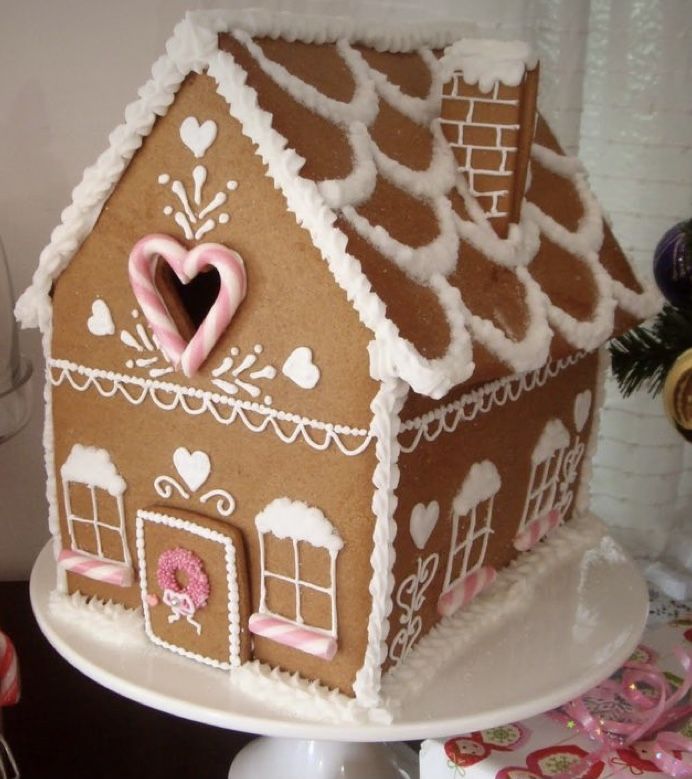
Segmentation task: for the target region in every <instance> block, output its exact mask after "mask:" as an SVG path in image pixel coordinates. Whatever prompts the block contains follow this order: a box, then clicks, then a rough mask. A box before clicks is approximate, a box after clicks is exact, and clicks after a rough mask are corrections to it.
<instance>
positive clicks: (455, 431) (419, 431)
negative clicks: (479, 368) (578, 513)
mask: <svg viewBox="0 0 692 779" xmlns="http://www.w3.org/2000/svg"><path fill="white" fill-rule="evenodd" d="M598 368H599V355H598V354H597V353H594V354H590V355H587V356H575V357H572V358H569V359H567V360H565V361H562V362H561V363H551V364H548V365H547V366H545V367H544V368H543V369H541V370H540V371H537V372H535V373H532V374H525V375H524V376H518V377H511V378H510V379H507V380H504V381H501V382H495V383H493V384H490V385H485V386H483V387H480V388H478V389H477V390H475V391H472V392H470V393H468V394H467V395H466V396H464V398H463V399H462V400H461V401H459V400H457V401H455V402H454V403H450V404H448V405H446V406H445V405H444V404H443V405H441V406H440V408H439V409H438V411H437V412H435V413H433V414H427V415H426V416H425V417H423V418H417V419H415V420H413V419H409V420H406V419H404V420H403V422H402V432H401V433H400V435H399V443H400V446H401V456H400V459H399V470H400V474H401V477H400V482H399V487H398V489H397V499H398V502H397V508H396V514H395V521H396V525H397V535H396V542H395V547H396V553H395V563H394V578H395V586H394V608H393V611H392V615H391V617H390V625H391V630H390V633H389V637H388V655H387V660H386V662H385V669H389V668H392V667H394V666H398V665H399V664H401V663H403V662H404V661H405V659H406V656H407V655H408V654H409V653H410V651H411V650H412V649H413V648H414V646H415V645H416V642H417V641H418V640H419V639H420V638H422V637H423V636H425V635H426V633H427V632H428V631H429V630H430V629H431V628H432V627H433V626H434V625H435V624H436V623H437V622H438V621H439V619H441V616H442V613H445V614H449V613H454V610H456V609H461V608H463V606H464V605H465V604H466V603H468V602H469V600H470V599H472V598H473V597H475V596H477V595H478V594H479V593H481V592H482V591H483V589H484V587H486V586H488V587H489V586H491V585H492V581H493V579H494V576H495V575H496V574H497V573H499V572H500V571H501V570H502V568H504V567H505V566H506V565H507V564H508V563H509V562H511V561H512V560H513V559H514V558H516V557H517V555H518V554H520V551H519V550H518V549H517V545H518V546H522V544H523V545H524V547H525V546H526V544H530V543H532V544H535V543H540V538H541V537H545V536H541V535H539V533H538V530H539V525H540V523H541V521H543V522H544V525H545V522H548V523H549V524H551V525H552V524H554V522H557V521H561V520H563V519H566V520H569V518H570V517H571V516H572V513H573V511H575V509H576V507H577V496H578V495H579V494H580V493H582V492H583V490H582V488H581V487H582V485H581V478H582V466H583V465H584V461H585V457H586V456H587V454H588V451H587V449H588V444H589V440H590V436H591V435H592V433H591V432H590V431H591V430H592V425H593V420H594V410H595V403H596V402H598V400H599V394H598V382H599V370H598ZM546 463H547V464H548V465H546ZM587 478H588V476H587ZM553 488H554V489H553ZM581 508H582V509H583V506H582V507H581ZM551 512H553V513H552V520H550V519H546V518H549V517H551ZM542 530H543V531H544V532H545V535H547V534H548V533H549V529H547V530H546V529H545V526H544V527H543V528H542ZM518 539H519V540H518ZM528 553H529V554H530V549H529V551H528Z"/></svg>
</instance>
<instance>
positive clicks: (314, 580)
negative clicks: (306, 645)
mask: <svg viewBox="0 0 692 779" xmlns="http://www.w3.org/2000/svg"><path fill="white" fill-rule="evenodd" d="M298 557H299V562H300V568H299V571H300V578H301V579H302V580H303V581H308V582H310V583H311V584H316V585H317V586H319V587H330V586H331V584H332V582H331V575H330V571H331V560H330V556H329V550H327V549H325V548H324V547H319V546H313V545H312V544H308V543H306V542H303V541H301V542H299V544H298ZM308 574H309V575H308ZM305 621H306V622H307V621H308V620H307V618H306V620H305Z"/></svg>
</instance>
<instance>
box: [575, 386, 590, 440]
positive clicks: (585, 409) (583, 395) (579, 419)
mask: <svg viewBox="0 0 692 779" xmlns="http://www.w3.org/2000/svg"><path fill="white" fill-rule="evenodd" d="M589 411H591V390H588V389H587V390H584V391H583V392H580V393H579V394H578V395H577V397H576V398H575V399H574V426H575V427H576V428H577V433H581V431H582V430H583V429H584V425H585V424H586V420H587V419H588V418H589Z"/></svg>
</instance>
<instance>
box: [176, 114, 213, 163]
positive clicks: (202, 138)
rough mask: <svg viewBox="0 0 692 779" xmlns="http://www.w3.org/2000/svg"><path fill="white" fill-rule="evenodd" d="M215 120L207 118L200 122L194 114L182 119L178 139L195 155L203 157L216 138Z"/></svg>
mask: <svg viewBox="0 0 692 779" xmlns="http://www.w3.org/2000/svg"><path fill="white" fill-rule="evenodd" d="M216 129H217V128H216V122H213V121H212V120H211V119H207V121H206V122H204V123H203V124H200V123H199V122H198V121H197V119H196V118H195V117H194V116H188V117H186V118H185V119H183V122H182V124H181V125H180V139H181V141H182V142H183V143H184V144H185V145H186V146H187V148H188V149H189V150H190V151H191V152H192V153H193V154H194V155H195V157H197V158H198V159H199V158H200V157H204V154H205V152H206V151H207V149H208V148H209V147H210V146H211V145H212V143H214V141H215V139H216Z"/></svg>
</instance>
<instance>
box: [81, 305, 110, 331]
mask: <svg viewBox="0 0 692 779" xmlns="http://www.w3.org/2000/svg"><path fill="white" fill-rule="evenodd" d="M87 328H88V329H89V332H90V333H91V334H92V335H113V333H114V332H115V325H114V324H113V317H112V316H111V310H110V308H108V304H107V303H106V302H105V301H104V300H101V298H96V300H95V301H94V302H93V303H92V304H91V316H90V317H89V319H87Z"/></svg>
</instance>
